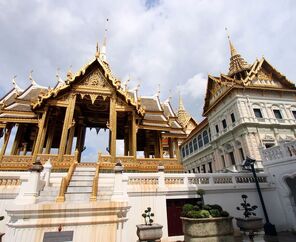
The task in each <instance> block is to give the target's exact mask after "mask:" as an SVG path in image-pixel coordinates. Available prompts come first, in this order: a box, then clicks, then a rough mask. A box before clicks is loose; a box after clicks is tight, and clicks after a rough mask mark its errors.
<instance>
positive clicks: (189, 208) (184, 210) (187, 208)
mask: <svg viewBox="0 0 296 242" xmlns="http://www.w3.org/2000/svg"><path fill="white" fill-rule="evenodd" d="M192 210H195V209H194V206H193V205H192V204H189V203H186V204H184V206H183V208H182V215H183V216H187V214H188V212H189V211H192Z"/></svg>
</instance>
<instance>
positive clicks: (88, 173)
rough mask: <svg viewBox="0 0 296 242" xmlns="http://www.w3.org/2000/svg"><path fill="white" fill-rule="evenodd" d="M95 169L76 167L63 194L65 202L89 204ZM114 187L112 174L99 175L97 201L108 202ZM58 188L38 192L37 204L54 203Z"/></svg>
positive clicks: (47, 188)
mask: <svg viewBox="0 0 296 242" xmlns="http://www.w3.org/2000/svg"><path fill="white" fill-rule="evenodd" d="M95 172H96V168H95V167H76V169H75V170H74V172H73V175H72V178H71V181H70V183H69V186H68V188H67V191H66V193H65V202H89V200H90V196H91V192H92V185H93V179H94V176H95ZM113 187H114V174H112V173H110V174H106V173H100V174H99V181H98V193H97V201H98V202H99V201H110V199H111V196H112V193H113ZM59 191H60V186H52V187H45V188H44V189H43V191H41V192H40V196H39V197H38V203H46V202H55V201H56V198H57V196H58V194H59Z"/></svg>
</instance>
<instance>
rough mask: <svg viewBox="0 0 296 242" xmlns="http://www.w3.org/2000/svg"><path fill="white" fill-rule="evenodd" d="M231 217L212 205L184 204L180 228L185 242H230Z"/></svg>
mask: <svg viewBox="0 0 296 242" xmlns="http://www.w3.org/2000/svg"><path fill="white" fill-rule="evenodd" d="M232 219H233V218H232V217H230V216H229V213H228V212H226V211H224V210H223V209H222V207H221V206H219V205H217V204H214V205H209V204H206V205H204V204H202V205H200V204H197V205H192V204H185V205H184V206H183V209H182V217H181V220H182V228H183V233H184V240H185V242H197V241H200V242H206V241H216V242H223V241H228V242H232V241H234V239H233V225H232Z"/></svg>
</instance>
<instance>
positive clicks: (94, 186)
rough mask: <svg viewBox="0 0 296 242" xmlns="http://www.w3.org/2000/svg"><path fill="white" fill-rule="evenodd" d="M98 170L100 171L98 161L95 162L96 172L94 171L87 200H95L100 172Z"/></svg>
mask: <svg viewBox="0 0 296 242" xmlns="http://www.w3.org/2000/svg"><path fill="white" fill-rule="evenodd" d="M99 171H100V165H99V163H97V167H96V173H95V176H94V179H93V183H92V191H91V196H90V198H89V201H91V202H95V201H97V194H98V182H99V174H100V173H99Z"/></svg>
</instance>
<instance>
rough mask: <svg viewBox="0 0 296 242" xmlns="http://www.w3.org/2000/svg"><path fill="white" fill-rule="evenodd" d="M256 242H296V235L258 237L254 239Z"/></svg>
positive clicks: (245, 240)
mask: <svg viewBox="0 0 296 242" xmlns="http://www.w3.org/2000/svg"><path fill="white" fill-rule="evenodd" d="M250 241H251V240H250V239H249V238H248V237H247V236H244V237H241V238H236V240H235V242H250ZM253 241H254V242H296V234H292V233H288V232H281V233H278V236H268V237H267V236H265V237H264V235H258V236H256V237H255V238H254V240H253Z"/></svg>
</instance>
